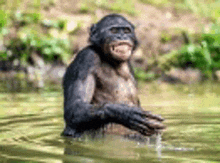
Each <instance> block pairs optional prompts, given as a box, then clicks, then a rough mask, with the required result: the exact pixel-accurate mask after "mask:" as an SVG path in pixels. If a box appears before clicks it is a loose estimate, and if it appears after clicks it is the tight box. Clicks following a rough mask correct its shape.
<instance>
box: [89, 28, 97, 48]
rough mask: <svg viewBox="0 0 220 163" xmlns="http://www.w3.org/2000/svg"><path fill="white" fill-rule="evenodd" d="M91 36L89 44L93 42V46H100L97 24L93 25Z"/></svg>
mask: <svg viewBox="0 0 220 163" xmlns="http://www.w3.org/2000/svg"><path fill="white" fill-rule="evenodd" d="M89 36H90V37H89V42H91V43H92V44H98V42H99V38H98V33H97V24H93V25H92V26H91V28H90V34H89Z"/></svg>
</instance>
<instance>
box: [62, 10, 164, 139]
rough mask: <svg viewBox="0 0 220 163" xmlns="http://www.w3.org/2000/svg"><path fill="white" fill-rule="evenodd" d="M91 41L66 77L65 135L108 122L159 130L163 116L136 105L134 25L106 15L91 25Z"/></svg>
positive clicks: (144, 131) (143, 130) (145, 130)
mask: <svg viewBox="0 0 220 163" xmlns="http://www.w3.org/2000/svg"><path fill="white" fill-rule="evenodd" d="M89 41H90V43H91V44H90V45H89V46H87V47H86V48H84V49H83V50H82V51H80V52H79V53H78V55H77V56H76V58H75V60H74V61H73V62H72V63H71V64H70V65H69V67H68V68H67V70H66V73H65V76H64V80H63V88H64V119H65V122H66V127H65V129H64V131H63V135H65V136H72V137H80V136H81V135H82V134H83V133H84V132H85V131H91V130H99V129H100V128H104V127H105V126H106V125H107V124H109V123H111V124H113V123H114V124H119V125H118V126H124V128H127V129H129V130H130V129H131V130H134V131H136V132H137V133H138V132H139V133H141V134H142V135H146V136H149V135H152V134H154V133H157V132H158V131H159V130H160V129H163V128H164V125H163V124H162V123H161V121H163V118H162V117H161V116H159V115H153V114H151V113H150V112H147V111H143V110H142V109H141V108H140V103H139V100H138V97H137V88H136V81H135V78H134V74H133V70H132V67H131V65H130V58H131V55H132V53H133V51H134V50H135V49H136V47H137V44H138V41H137V38H136V36H135V33H134V26H133V25H132V24H131V23H130V22H129V21H128V20H126V19H125V18H124V17H123V16H121V15H118V14H110V15H107V16H105V17H104V18H102V19H101V20H100V21H99V22H98V23H97V24H94V25H92V27H91V29H90V37H89ZM116 126H117V125H116ZM103 132H105V130H103ZM118 132H123V131H122V130H118ZM119 134H120V133H119Z"/></svg>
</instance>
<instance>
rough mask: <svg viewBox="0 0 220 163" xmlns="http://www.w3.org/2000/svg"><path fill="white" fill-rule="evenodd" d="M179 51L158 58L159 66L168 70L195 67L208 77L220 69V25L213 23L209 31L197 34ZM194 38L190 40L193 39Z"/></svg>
mask: <svg viewBox="0 0 220 163" xmlns="http://www.w3.org/2000/svg"><path fill="white" fill-rule="evenodd" d="M193 38H197V40H195V41H190V42H189V43H188V44H186V45H184V46H183V47H182V48H181V49H180V50H178V51H172V52H171V53H170V54H167V55H163V56H162V57H160V58H159V59H158V61H157V62H158V64H159V65H158V66H159V67H160V68H161V69H163V70H167V69H170V68H171V67H172V66H175V67H182V68H186V67H193V68H197V69H199V70H201V71H202V72H203V73H204V74H205V75H206V76H207V77H212V74H213V73H214V72H215V71H216V70H219V69H220V26H218V25H213V27H212V30H211V31H209V32H208V33H204V34H201V35H200V36H195V37H193ZM193 38H191V39H189V40H193Z"/></svg>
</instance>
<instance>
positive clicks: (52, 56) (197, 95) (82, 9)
mask: <svg viewBox="0 0 220 163" xmlns="http://www.w3.org/2000/svg"><path fill="white" fill-rule="evenodd" d="M110 13H119V14H121V15H123V16H125V17H126V18H127V19H128V20H130V21H131V22H132V23H133V24H134V25H135V27H136V34H137V36H138V39H139V42H140V46H139V48H138V49H137V50H136V51H135V53H134V55H133V57H132V64H133V66H134V70H135V76H136V78H137V80H138V83H139V90H140V91H139V95H140V100H141V103H142V106H143V108H144V109H146V110H152V111H154V112H155V113H158V114H161V115H162V116H164V117H165V118H166V119H167V120H166V122H165V123H166V125H167V126H168V128H167V131H166V132H165V133H164V135H163V137H162V140H163V144H164V146H165V147H167V148H165V147H164V151H163V150H162V155H165V158H164V161H165V162H166V161H167V162H169V163H170V162H181V161H182V162H184V160H185V161H186V160H188V161H187V162H202V161H204V162H212V161H213V162H216V161H219V158H218V154H217V153H218V152H220V146H219V142H218V140H219V138H220V137H219V135H220V120H219V117H220V102H219V101H220V97H219V95H220V0H130V1H127V0H32V1H31V0H1V1H0V133H1V135H0V145H1V148H0V162H1V161H2V162H13V161H14V162H22V161H25V160H26V161H30V162H40V161H45V162H62V161H63V162H65V161H67V162H68V160H71V161H70V162H72V161H73V160H75V162H87V161H88V160H87V161H85V160H86V159H85V158H87V159H90V161H91V160H92V161H93V162H99V161H100V160H101V161H100V162H102V161H103V162H105V161H107V162H108V161H109V162H114V161H115V162H121V161H122V162H123V160H124V159H125V160H124V161H125V162H129V161H130V162H133V161H134V160H135V161H136V162H138V161H140V162H142V161H143V162H144V161H146V160H148V162H151V161H152V160H153V161H152V162H154V161H155V159H156V160H157V156H156V155H155V153H154V152H151V150H150V152H149V150H147V151H148V153H147V155H146V148H140V149H139V150H134V149H133V147H130V144H123V145H125V146H126V147H127V148H126V149H121V148H120V147H119V146H117V147H112V149H109V144H108V143H107V142H105V143H107V144H108V146H107V145H103V146H102V148H100V144H94V142H92V143H90V144H87V145H85V144H77V145H76V144H74V145H76V146H77V147H76V146H74V145H73V144H71V145H69V144H68V145H66V144H65V143H64V140H63V139H62V138H60V133H61V132H62V130H63V126H64V122H63V111H62V110H63V92H62V87H61V83H62V77H63V75H64V73H65V69H66V67H67V66H68V64H69V63H70V62H72V61H73V60H74V57H75V55H76V54H77V53H78V52H79V51H80V50H81V49H82V48H84V47H85V46H86V45H88V44H89V43H88V36H89V28H90V27H91V25H92V24H93V23H96V22H97V21H98V20H100V19H101V18H102V17H103V16H105V15H107V14H110ZM201 135H203V136H201ZM65 141H66V140H65ZM110 142H111V144H114V142H115V139H113V140H112V139H111V141H110ZM117 143H118V142H117ZM117 143H116V144H117ZM119 144H120V143H119ZM123 145H121V146H123ZM36 146H37V147H38V148H37V149H36V148H35V147H36ZM64 146H65V147H66V146H68V149H70V148H71V147H73V146H74V149H80V150H81V151H83V152H82V154H81V156H80V157H79V156H78V157H77V158H76V157H74V158H72V157H65V156H64V155H63V153H64V154H65V151H66V150H63V149H64ZM70 146H71V147H70ZM131 146H132V145H131ZM168 147H169V149H171V150H166V149H168ZM176 147H178V148H180V147H187V148H186V151H187V149H190V150H188V152H182V151H181V152H180V154H176V153H175V151H176ZM116 148H117V149H118V148H119V149H120V150H119V151H118V150H117V152H116V151H114V149H116ZM17 149H19V150H17ZM65 149H66V148H65ZM94 149H95V150H94ZM99 149H101V150H102V151H103V150H104V151H105V153H107V154H106V155H105V156H103V154H101V153H98V154H97V151H99ZM162 149H163V148H162ZM88 150H89V151H90V150H91V151H90V152H91V153H89V154H88ZM111 150H113V151H111ZM192 151H194V152H192ZM99 152H100V151H99ZM66 153H68V152H66ZM69 153H71V154H73V153H74V152H69ZM115 153H120V154H118V155H115ZM71 154H70V155H71ZM74 155H75V154H74ZM94 156H95V157H94ZM130 156H131V157H130ZM140 156H141V157H140ZM112 157H114V158H115V160H111V159H110V160H108V158H112ZM149 158H150V160H149Z"/></svg>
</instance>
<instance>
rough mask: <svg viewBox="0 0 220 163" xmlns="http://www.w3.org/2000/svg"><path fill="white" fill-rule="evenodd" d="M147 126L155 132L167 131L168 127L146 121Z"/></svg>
mask: <svg viewBox="0 0 220 163" xmlns="http://www.w3.org/2000/svg"><path fill="white" fill-rule="evenodd" d="M145 125H147V126H148V127H149V128H150V129H153V130H155V129H156V130H162V129H165V128H166V126H165V125H164V124H162V123H160V122H155V121H146V122H145Z"/></svg>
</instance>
